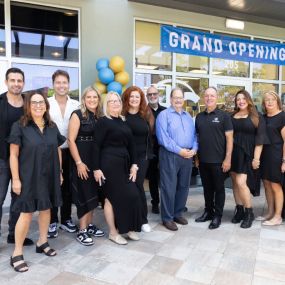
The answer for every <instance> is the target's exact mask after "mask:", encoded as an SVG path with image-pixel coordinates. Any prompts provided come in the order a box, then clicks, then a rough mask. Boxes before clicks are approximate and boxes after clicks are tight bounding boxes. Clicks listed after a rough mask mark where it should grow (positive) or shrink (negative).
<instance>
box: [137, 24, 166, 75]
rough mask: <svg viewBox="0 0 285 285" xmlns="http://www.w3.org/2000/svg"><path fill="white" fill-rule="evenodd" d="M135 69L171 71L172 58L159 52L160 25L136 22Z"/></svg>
mask: <svg viewBox="0 0 285 285" xmlns="http://www.w3.org/2000/svg"><path fill="white" fill-rule="evenodd" d="M135 56H136V60H135V64H136V68H138V69H147V70H171V68H172V64H171V61H172V56H171V53H169V52H161V51H160V25H159V24H155V23H147V22H141V21H137V22H136V54H135Z"/></svg>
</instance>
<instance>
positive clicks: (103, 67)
mask: <svg viewBox="0 0 285 285" xmlns="http://www.w3.org/2000/svg"><path fill="white" fill-rule="evenodd" d="M124 68H125V61H124V59H123V58H121V57H120V56H114V57H112V58H111V59H110V61H109V60H108V59H107V58H100V59H98V60H97V63H96V69H97V71H98V80H97V81H96V82H95V83H94V85H93V86H94V87H95V88H97V89H98V90H99V91H100V92H101V94H105V93H106V92H110V91H115V92H117V93H118V94H120V95H121V94H122V92H123V89H124V87H125V85H126V84H128V82H129V80H130V76H129V74H128V73H127V72H126V71H125V70H124Z"/></svg>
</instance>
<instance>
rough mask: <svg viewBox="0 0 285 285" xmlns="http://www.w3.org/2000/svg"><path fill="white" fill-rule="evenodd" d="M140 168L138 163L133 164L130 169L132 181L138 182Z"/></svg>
mask: <svg viewBox="0 0 285 285" xmlns="http://www.w3.org/2000/svg"><path fill="white" fill-rule="evenodd" d="M138 170H139V168H138V166H137V165H136V164H133V165H132V167H131V169H130V176H129V180H131V181H132V182H136V179H137V172H138Z"/></svg>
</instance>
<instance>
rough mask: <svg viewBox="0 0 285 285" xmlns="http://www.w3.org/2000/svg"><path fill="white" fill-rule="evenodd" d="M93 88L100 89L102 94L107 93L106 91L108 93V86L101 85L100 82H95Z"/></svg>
mask: <svg viewBox="0 0 285 285" xmlns="http://www.w3.org/2000/svg"><path fill="white" fill-rule="evenodd" d="M93 87H94V88H96V89H98V90H99V91H100V93H101V94H103V93H106V91H107V86H106V85H105V84H103V83H101V82H100V81H97V82H95V83H94V84H93Z"/></svg>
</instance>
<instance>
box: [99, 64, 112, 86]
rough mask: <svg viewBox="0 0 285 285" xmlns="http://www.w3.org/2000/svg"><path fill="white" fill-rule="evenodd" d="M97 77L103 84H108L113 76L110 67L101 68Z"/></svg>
mask: <svg viewBox="0 0 285 285" xmlns="http://www.w3.org/2000/svg"><path fill="white" fill-rule="evenodd" d="M98 78H99V79H100V81H101V82H102V83H104V84H109V83H110V82H112V81H113V80H114V78H115V75H114V72H113V70H112V69H110V68H102V69H100V70H99V73H98Z"/></svg>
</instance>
